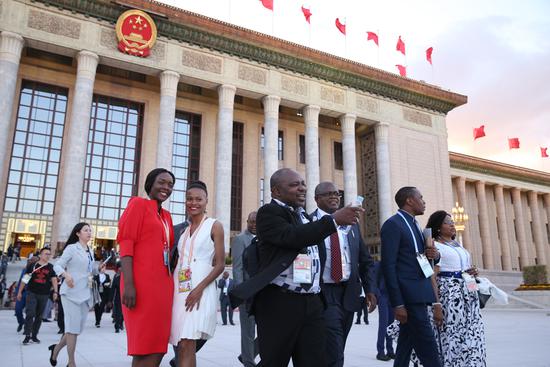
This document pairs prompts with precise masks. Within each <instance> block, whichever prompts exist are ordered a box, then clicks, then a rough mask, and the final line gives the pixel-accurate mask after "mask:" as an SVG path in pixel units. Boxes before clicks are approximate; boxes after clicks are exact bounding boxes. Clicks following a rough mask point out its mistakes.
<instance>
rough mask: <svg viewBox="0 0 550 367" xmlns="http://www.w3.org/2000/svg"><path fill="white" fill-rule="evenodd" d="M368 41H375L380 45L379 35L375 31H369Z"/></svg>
mask: <svg viewBox="0 0 550 367" xmlns="http://www.w3.org/2000/svg"><path fill="white" fill-rule="evenodd" d="M367 41H374V43H376V46H378V35H377V34H376V33H374V32H367Z"/></svg>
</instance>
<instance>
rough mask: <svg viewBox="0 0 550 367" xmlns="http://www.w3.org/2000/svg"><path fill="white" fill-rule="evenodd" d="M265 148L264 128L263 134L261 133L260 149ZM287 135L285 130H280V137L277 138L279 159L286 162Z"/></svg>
mask: <svg viewBox="0 0 550 367" xmlns="http://www.w3.org/2000/svg"><path fill="white" fill-rule="evenodd" d="M264 147H265V134H264V128H263V127H262V132H261V133H260V149H261V150H264ZM284 151H285V133H284V132H283V130H279V135H278V137H277V159H278V160H280V161H284V160H285V153H284Z"/></svg>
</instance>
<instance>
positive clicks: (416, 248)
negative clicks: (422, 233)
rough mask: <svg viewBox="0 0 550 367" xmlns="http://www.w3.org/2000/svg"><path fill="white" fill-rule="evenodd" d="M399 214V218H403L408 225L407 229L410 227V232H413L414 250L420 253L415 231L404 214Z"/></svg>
mask: <svg viewBox="0 0 550 367" xmlns="http://www.w3.org/2000/svg"><path fill="white" fill-rule="evenodd" d="M397 214H399V216H400V217H401V218H403V221H404V222H405V224H406V225H407V227H409V231H410V232H411V236H412V238H413V242H414V249H415V250H416V253H417V254H418V253H419V251H418V243H417V242H416V236H415V235H414V232H413V229H412V227H411V225H410V224H409V222H408V221H407V219H406V218H405V216H404V215H403V214H401V212H397Z"/></svg>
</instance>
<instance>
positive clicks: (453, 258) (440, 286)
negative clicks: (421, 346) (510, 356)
mask: <svg viewBox="0 0 550 367" xmlns="http://www.w3.org/2000/svg"><path fill="white" fill-rule="evenodd" d="M426 227H427V228H431V229H432V236H433V238H434V239H435V246H436V247H437V249H438V251H439V253H440V255H441V258H440V261H439V263H438V265H437V266H436V267H435V272H436V288H437V289H436V291H437V292H438V294H439V302H440V303H436V304H434V309H433V313H434V318H435V319H438V318H442V319H443V323H442V325H440V326H434V331H435V335H436V338H437V339H439V343H438V344H439V353H440V357H441V362H442V364H443V366H444V367H481V366H486V350H485V333H484V327H483V320H482V319H481V313H480V308H479V298H478V294H477V286H476V283H475V276H477V269H476V268H475V267H472V263H471V256H470V253H469V252H468V251H467V250H466V249H465V248H464V247H463V246H462V245H461V244H460V243H459V242H458V241H456V240H455V236H456V229H455V227H454V223H453V220H452V217H451V215H450V214H449V213H447V212H445V211H443V210H440V211H436V212H435V213H433V214H432V215H431V216H430V219H429V220H428V224H427V226H426ZM441 313H442V315H441Z"/></svg>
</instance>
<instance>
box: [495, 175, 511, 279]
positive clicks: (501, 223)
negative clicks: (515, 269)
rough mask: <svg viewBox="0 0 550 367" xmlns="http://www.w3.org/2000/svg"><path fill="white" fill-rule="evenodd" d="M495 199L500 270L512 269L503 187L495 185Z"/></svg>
mask: <svg viewBox="0 0 550 367" xmlns="http://www.w3.org/2000/svg"><path fill="white" fill-rule="evenodd" d="M495 201H496V206H497V221H498V236H499V237H500V252H501V254H502V270H507V271H510V270H512V258H511V257H510V241H509V239H508V230H507V229H508V221H507V220H506V207H505V206H504V187H503V186H502V185H496V186H495Z"/></svg>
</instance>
